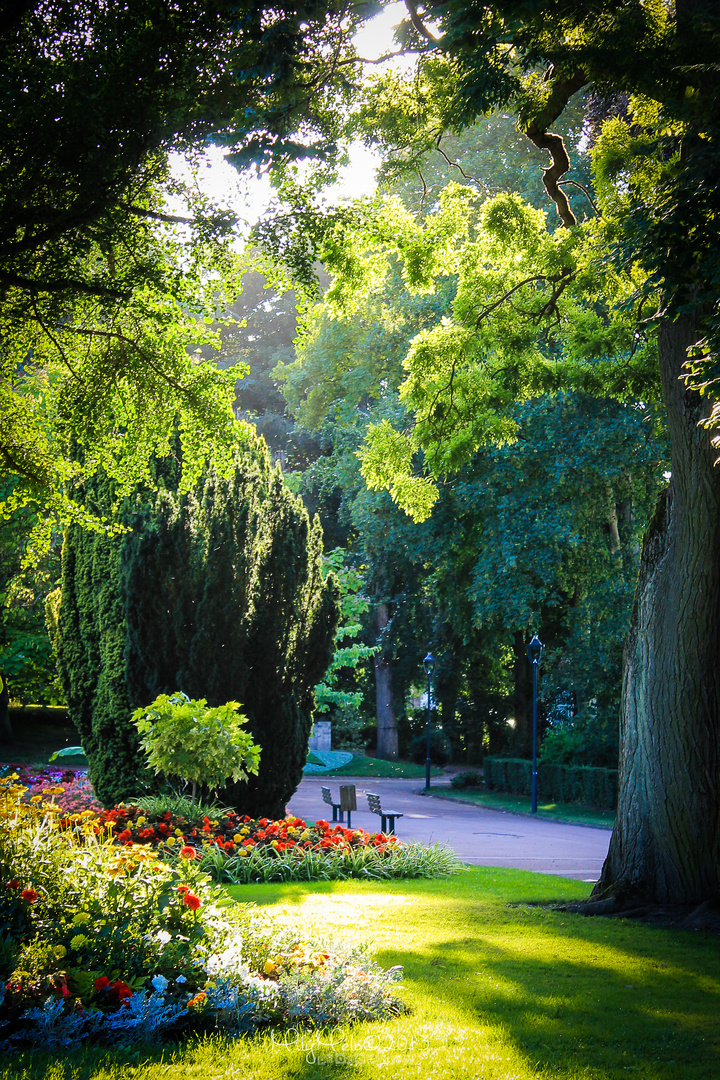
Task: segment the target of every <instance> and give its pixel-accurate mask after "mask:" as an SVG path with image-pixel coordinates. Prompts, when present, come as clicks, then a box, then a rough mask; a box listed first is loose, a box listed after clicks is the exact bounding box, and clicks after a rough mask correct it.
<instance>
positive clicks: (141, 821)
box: [135, 815, 147, 825]
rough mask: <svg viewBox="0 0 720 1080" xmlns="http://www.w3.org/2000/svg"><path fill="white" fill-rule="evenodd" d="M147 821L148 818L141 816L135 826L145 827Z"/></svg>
mask: <svg viewBox="0 0 720 1080" xmlns="http://www.w3.org/2000/svg"><path fill="white" fill-rule="evenodd" d="M146 821H147V818H146V817H143V816H142V815H141V816H140V817H139V818H138V819H137V821H136V822H135V824H136V825H144V824H145V822H146Z"/></svg>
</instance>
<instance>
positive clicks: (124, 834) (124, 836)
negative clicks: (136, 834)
mask: <svg viewBox="0 0 720 1080" xmlns="http://www.w3.org/2000/svg"><path fill="white" fill-rule="evenodd" d="M118 840H120V841H121V842H123V841H125V840H132V833H131V832H130V830H129V829H123V831H122V832H121V833H120V834H119V836H118Z"/></svg>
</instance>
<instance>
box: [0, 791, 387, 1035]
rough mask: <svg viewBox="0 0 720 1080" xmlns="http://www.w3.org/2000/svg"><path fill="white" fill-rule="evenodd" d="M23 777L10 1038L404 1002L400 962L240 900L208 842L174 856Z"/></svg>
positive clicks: (1, 908)
mask: <svg viewBox="0 0 720 1080" xmlns="http://www.w3.org/2000/svg"><path fill="white" fill-rule="evenodd" d="M26 791H27V789H26V788H25V786H24V785H22V784H19V783H18V782H17V778H16V777H15V776H11V777H9V778H6V779H5V780H0V920H2V924H3V927H4V930H5V935H4V948H3V950H2V951H1V952H0V1028H2V1029H3V1030H2V1034H3V1038H4V1040H5V1041H4V1042H2V1043H0V1051H5V1052H7V1051H8V1050H12V1049H13V1048H15V1047H20V1046H22V1045H24V1044H30V1045H32V1046H41V1047H45V1048H53V1047H63V1046H71V1045H74V1044H77V1043H78V1042H80V1041H82V1040H83V1039H93V1040H96V1041H105V1042H113V1041H116V1040H120V1039H122V1041H124V1042H127V1041H128V1040H132V1039H137V1040H138V1041H148V1040H150V1041H152V1040H155V1039H159V1038H160V1037H161V1036H164V1035H166V1034H168V1033H180V1032H183V1031H186V1030H205V1029H206V1028H207V1027H208V1026H211V1027H213V1028H217V1027H221V1028H222V1029H223V1030H227V1031H229V1032H239V1031H252V1030H254V1029H255V1028H257V1027H258V1026H260V1025H267V1024H269V1023H275V1024H287V1023H297V1022H303V1021H305V1022H308V1023H311V1024H317V1023H324V1022H326V1020H328V1018H331V1019H332V1020H333V1022H343V1021H344V1022H347V1021H350V1020H352V1019H355V1018H359V1017H363V1018H366V1019H372V1018H375V1017H381V1016H389V1015H392V1014H393V1013H396V1012H399V1011H401V1010H402V1008H403V1006H402V1004H401V1002H400V1001H399V999H398V998H397V996H396V993H395V990H394V984H395V983H396V982H397V981H398V979H399V977H400V970H399V969H391V970H390V971H382V970H381V969H380V968H379V967H377V965H375V964H373V963H372V961H371V960H369V959H368V957H367V955H366V954H365V953H363V952H362V951H354V952H347V951H343V950H339V951H338V950H336V949H329V948H325V947H323V945H322V943H319V942H313V941H307V940H306V937H307V935H306V934H305V933H304V932H303V931H302V929H301V931H297V930H292V929H291V928H289V927H287V926H278V925H276V924H274V923H273V922H272V920H270V919H268V918H267V917H266V916H262V915H258V914H257V912H256V911H255V909H254V908H253V906H252V905H234V904H232V903H231V902H230V901H229V900H228V898H227V895H226V894H225V893H224V891H223V890H221V889H219V888H218V887H217V886H213V885H212V884H211V882H210V880H209V878H208V876H207V874H205V873H203V871H202V869H201V862H202V860H201V858H199V857H197V856H198V848H199V847H200V845H198V846H197V847H196V846H195V845H193V844H191V843H184V844H183V845H182V849H183V850H182V851H181V853H180V854H178V856H177V857H176V858H175V860H174V861H169V860H168V859H166V858H163V854H164V851H163V850H159V849H158V847H152V846H151V845H150V844H143V843H135V842H133V841H132V840H120V841H119V840H118V838H116V837H115V833H116V831H117V821H116V820H115V819H113V818H112V817H110V816H109V817H108V818H107V819H106V820H105V821H103V822H101V821H100V820H99V819H98V816H97V815H95V814H93V813H91V812H87V811H86V812H83V813H80V814H76V815H70V816H69V817H68V816H67V815H66V814H65V813H64V812H63V811H62V810H61V809H60V808H58V807H57V806H56V805H55V804H54V803H52V802H38V801H32V800H28V799H27V797H26ZM120 824H121V825H123V830H122V831H123V832H124V831H130V830H126V828H125V826H126V825H127V819H124V820H123V821H122V822H120ZM135 824H137V823H135ZM139 828H142V824H141V825H140V826H139Z"/></svg>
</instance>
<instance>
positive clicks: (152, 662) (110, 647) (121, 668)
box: [58, 434, 338, 817]
mask: <svg viewBox="0 0 720 1080" xmlns="http://www.w3.org/2000/svg"><path fill="white" fill-rule="evenodd" d="M159 472H160V473H161V475H159V476H158V490H157V491H156V492H154V493H150V492H148V491H145V492H140V493H138V494H137V495H136V496H135V497H134V498H133V499H132V500H129V501H128V503H127V504H125V505H124V507H123V508H122V509H121V511H120V512H119V518H120V519H121V520H122V522H123V523H124V524H125V525H126V526H128V527H129V529H130V531H129V532H127V533H126V534H125V535H124V536H122V537H105V536H98V535H93V534H88V533H86V532H83V531H81V530H80V529H77V528H71V529H69V530H68V533H67V536H66V541H65V548H64V551H63V595H62V601H61V604H60V614H59V625H58V630H59V642H58V654H59V657H60V670H61V675H62V678H63V681H64V683H65V687H66V692H67V694H68V703H69V708H70V713H71V716H72V718H73V720H74V722H75V724H76V726H77V727H78V730H79V732H80V735H81V738H82V740H83V745H84V746H85V749H86V751H87V754H88V758H89V760H90V775H91V779H92V782H93V785H94V786H95V789H96V791H97V793H98V795H99V797H100V798H101V799H102V800H103V801H104V802H106V803H112V802H116V801H118V800H119V799H122V798H128V797H131V796H133V795H137V794H138V792H139V790H140V789H142V787H143V786H144V785H146V784H149V783H150V782H151V780H150V777H149V776H148V774H147V773H146V771H145V770H144V768H143V764H142V755H141V753H140V751H139V746H138V743H137V736H136V733H135V729H134V728H133V727H132V725H131V724H130V722H129V717H130V714H131V712H132V710H133V709H134V708H136V707H138V706H142V705H147V704H148V703H149V702H150V701H151V700H153V699H154V697H155V696H156V695H157V694H158V693H171V692H173V691H174V690H178V689H181V690H184V691H185V692H186V693H188V694H189V695H190V696H191V697H205V698H207V700H208V702H209V703H210V704H211V705H218V704H221V703H223V702H225V701H229V700H236V701H240V702H241V703H242V705H243V711H244V712H245V713H246V714H247V716H248V719H249V728H250V730H251V732H252V735H253V738H254V740H255V741H256V742H258V743H259V744H260V746H261V747H262V751H263V752H262V755H261V760H260V771H259V774H258V776H257V777H253V778H252V781H251V783H250V784H233V785H231V786H230V787H228V788H227V789H226V790H225V792H223V798H224V799H225V801H231V802H232V803H233V805H234V806H236V807H237V808H238V809H239V810H240V811H241V812H243V813H249V814H252V815H260V814H265V815H267V816H273V817H275V816H279V815H281V814H283V813H284V811H285V804H286V802H287V800H288V799H289V798H290V796H291V795H292V793H293V791H294V790H295V789H296V787H297V785H298V783H299V781H300V778H301V775H302V767H303V764H304V762H305V757H306V753H307V741H308V736H309V733H310V726H311V714H312V708H313V687H314V686H315V685H316V683H318V682H319V681H320V679H321V678H322V676H323V674H324V672H325V670H326V668H327V665H328V663H329V661H330V657H331V655H332V649H333V641H334V633H335V628H336V625H337V619H338V595H337V587H336V584H335V582H334V580H332V579H330V580H329V581H328V582H323V580H322V574H321V571H320V564H321V554H322V535H321V531H320V526H319V524H318V523H315V524H314V525H311V524H310V521H309V518H308V515H307V512H306V511H305V509H304V507H303V505H302V503H301V501H300V500H299V499H298V498H297V497H296V496H294V495H293V494H292V493H291V492H290V491H289V490H288V489H287V488H286V487H285V485H284V484H283V481H282V477H281V476H280V474H279V473H278V472H273V470H272V468H271V465H270V461H269V457H268V454H267V450H266V448H265V446H264V443H263V442H262V441H261V440H259V439H257V438H256V437H255V436H254V435H250V434H247V435H246V436H245V437H244V438H243V439H242V441H240V440H239V443H238V450H237V452H236V455H235V470H234V473H233V475H232V476H230V477H227V478H226V477H223V476H220V475H218V474H217V473H216V471H215V470H214V469H213V468H212V467H210V468H209V469H208V470H207V471H206V473H205V475H204V476H203V477H202V479H201V480H200V482H199V483H198V485H197V486H196V488H195V490H194V491H192V492H190V493H189V494H184V495H181V494H180V493H179V492H178V490H177V483H176V480H175V477H174V476H173V475H172V472H171V471H170V470H167V469H166V468H164V466H163V467H162V468H160V467H159ZM86 494H87V493H86ZM94 494H95V496H96V500H97V503H98V507H99V508H103V507H105V508H107V506H108V504H109V501H110V495H111V493H110V491H109V490H108V485H107V484H103V483H100V484H98V485H97V487H96V491H95V493H94Z"/></svg>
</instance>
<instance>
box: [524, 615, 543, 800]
mask: <svg viewBox="0 0 720 1080" xmlns="http://www.w3.org/2000/svg"><path fill="white" fill-rule="evenodd" d="M544 650H545V646H544V645H543V643H542V641H541V640H540V638H539V637H538V636H537V634H533V637H532V641H531V642H530V644H529V645H528V647H527V654H528V659H529V661H530V663H531V664H532V670H533V761H532V813H533V814H537V677H538V665H539V664H540V660H541V658H542V654H543V652H544Z"/></svg>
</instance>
